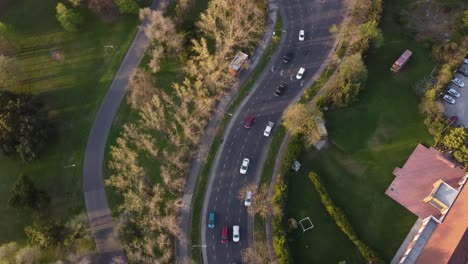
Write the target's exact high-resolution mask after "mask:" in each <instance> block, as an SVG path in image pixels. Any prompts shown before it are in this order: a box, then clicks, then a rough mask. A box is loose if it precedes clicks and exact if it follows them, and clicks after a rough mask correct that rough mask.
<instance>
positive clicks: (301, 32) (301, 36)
mask: <svg viewBox="0 0 468 264" xmlns="http://www.w3.org/2000/svg"><path fill="white" fill-rule="evenodd" d="M304 38H305V37H304V30H303V29H301V30H299V41H304Z"/></svg>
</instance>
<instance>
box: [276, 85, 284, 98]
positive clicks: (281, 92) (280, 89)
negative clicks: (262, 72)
mask: <svg viewBox="0 0 468 264" xmlns="http://www.w3.org/2000/svg"><path fill="white" fill-rule="evenodd" d="M285 89H286V86H284V84H280V85H279V86H278V88H276V91H275V95H276V96H281V95H282V94H283V93H284V90H285Z"/></svg>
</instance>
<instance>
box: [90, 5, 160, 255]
mask: <svg viewBox="0 0 468 264" xmlns="http://www.w3.org/2000/svg"><path fill="white" fill-rule="evenodd" d="M159 2H160V1H159V0H154V1H153V3H152V5H151V9H155V8H157V6H158V5H159ZM146 23H147V21H143V23H142V24H141V26H140V29H139V30H138V32H137V33H136V35H135V38H134V39H133V42H132V43H131V45H130V47H129V49H128V51H127V54H126V55H125V57H124V59H123V61H122V63H121V64H120V67H119V70H118V71H117V73H116V74H115V77H114V80H113V81H112V84H111V86H110V87H109V89H108V91H107V93H106V96H105V97H104V99H103V101H102V103H101V106H100V107H99V110H98V112H97V114H96V119H95V120H94V123H93V126H92V128H91V131H90V133H89V136H88V143H87V145H86V150H85V156H84V160H83V191H84V197H85V203H86V212H87V214H88V220H89V223H90V226H91V233H92V235H93V237H94V242H95V243H96V250H97V253H98V254H99V261H100V263H112V262H113V261H112V260H113V258H115V257H120V258H121V259H123V260H125V255H124V253H123V250H122V245H121V243H120V240H119V237H118V233H117V230H116V229H114V224H113V222H112V214H111V211H110V210H109V206H108V204H107V198H106V193H105V190H104V178H103V166H104V164H103V161H104V151H105V149H106V142H107V136H108V134H109V131H110V128H111V126H112V122H113V120H114V117H115V115H116V114H117V110H118V109H119V106H120V103H121V102H122V99H123V98H124V96H125V92H126V90H127V87H128V83H129V79H130V75H131V74H132V72H133V70H134V69H135V68H137V67H138V65H139V64H140V61H141V59H142V57H143V55H144V52H145V51H146V49H147V47H148V45H149V40H148V39H147V38H146V36H145V34H144V32H143V28H144V25H145V24H146Z"/></svg>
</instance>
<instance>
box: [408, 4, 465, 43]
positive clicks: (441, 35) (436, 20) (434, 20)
mask: <svg viewBox="0 0 468 264" xmlns="http://www.w3.org/2000/svg"><path fill="white" fill-rule="evenodd" d="M462 11H463V9H460V10H459V9H456V8H454V9H452V10H447V9H446V8H444V7H443V6H441V5H439V4H438V3H436V2H435V1H433V0H425V1H417V2H414V3H413V4H411V5H410V7H409V8H408V9H407V10H404V11H403V12H402V17H403V18H404V20H405V21H406V22H407V23H406V26H407V28H408V29H409V30H410V31H412V32H414V33H415V34H416V39H418V40H427V39H433V40H437V41H444V40H447V39H449V38H450V36H451V34H452V33H453V30H454V27H453V25H454V22H455V20H456V19H457V17H459V15H460V12H462Z"/></svg>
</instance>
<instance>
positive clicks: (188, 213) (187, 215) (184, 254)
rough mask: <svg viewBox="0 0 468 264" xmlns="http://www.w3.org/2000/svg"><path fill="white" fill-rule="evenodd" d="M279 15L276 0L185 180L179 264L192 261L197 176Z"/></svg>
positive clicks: (220, 103) (261, 54) (205, 133)
mask: <svg viewBox="0 0 468 264" xmlns="http://www.w3.org/2000/svg"><path fill="white" fill-rule="evenodd" d="M277 12H278V4H277V1H276V0H269V1H268V22H267V25H266V30H265V33H264V35H263V37H262V40H261V42H260V44H259V45H258V47H257V48H256V49H255V51H254V53H253V55H252V56H251V57H250V63H249V66H248V68H247V69H245V70H243V71H242V72H240V73H239V75H238V77H239V82H238V84H237V85H234V86H233V87H231V88H230V89H229V92H228V93H227V94H226V95H225V96H224V97H223V98H222V99H221V100H220V101H219V102H218V104H217V105H216V109H215V110H214V114H213V116H212V118H211V119H210V121H209V123H208V124H207V126H206V128H205V132H204V134H203V136H202V138H201V140H200V144H199V147H198V150H197V152H196V154H195V157H194V159H193V161H192V164H191V168H190V171H189V174H188V175H187V178H186V184H185V187H184V194H183V197H182V208H181V211H180V227H181V229H182V231H183V233H184V235H185V237H186V238H187V241H180V240H177V241H176V245H175V251H176V263H189V259H190V250H191V248H192V245H191V243H190V234H191V224H192V221H191V220H192V214H193V212H192V200H193V194H194V192H195V188H196V186H197V180H198V176H199V175H200V172H201V168H202V166H203V162H204V161H205V158H206V157H207V154H208V151H209V149H210V147H211V144H212V143H213V139H214V136H215V134H216V130H217V127H218V124H219V122H220V121H221V120H222V119H223V117H224V115H225V114H229V115H232V114H231V113H227V112H226V110H227V108H228V107H229V105H230V104H231V102H232V100H233V99H234V98H235V96H236V94H237V92H238V91H239V88H240V87H242V85H244V84H245V82H246V81H247V79H248V78H249V77H250V75H251V74H252V72H253V71H254V69H255V67H256V66H257V64H258V63H259V61H260V59H261V58H262V56H263V55H264V53H265V50H266V48H267V47H268V46H269V44H270V42H271V40H272V37H273V32H274V29H275V24H276V18H277ZM192 242H193V243H198V241H192Z"/></svg>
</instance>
